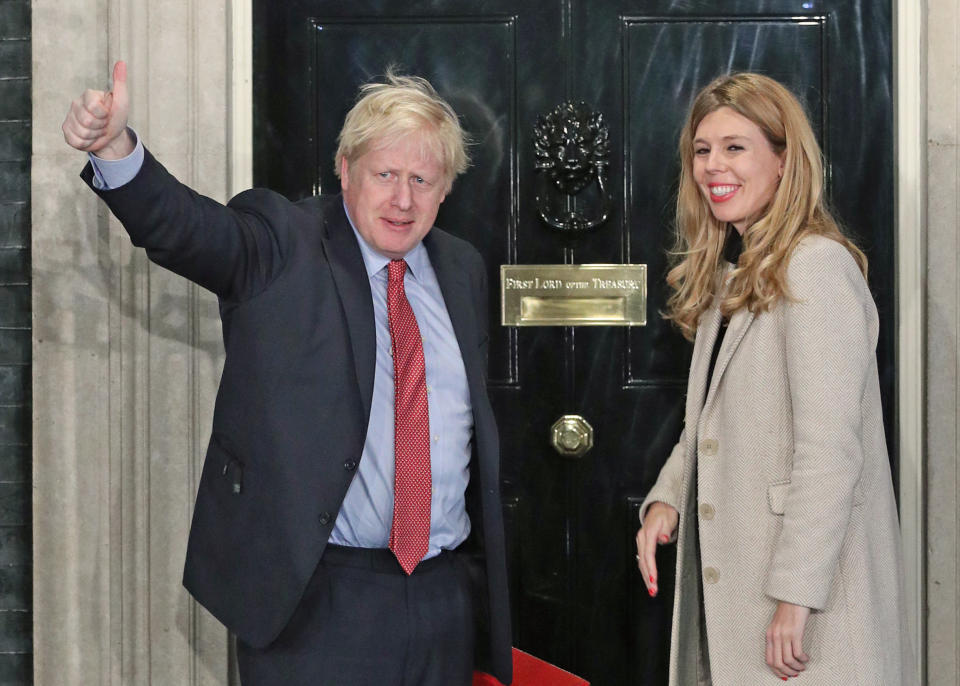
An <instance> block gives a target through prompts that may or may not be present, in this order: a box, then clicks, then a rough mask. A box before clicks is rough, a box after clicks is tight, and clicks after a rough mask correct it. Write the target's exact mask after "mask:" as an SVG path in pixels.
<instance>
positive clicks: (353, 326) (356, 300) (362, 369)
mask: <svg viewBox="0 0 960 686" xmlns="http://www.w3.org/2000/svg"><path fill="white" fill-rule="evenodd" d="M331 203H336V206H335V207H334V206H328V207H327V211H326V212H324V225H325V226H324V238H323V246H324V250H325V251H326V254H327V260H328V261H329V263H330V271H331V273H332V274H333V280H334V282H335V283H336V286H337V293H338V294H339V295H340V302H341V303H342V304H343V311H344V313H345V315H346V318H347V329H348V332H349V336H350V345H351V347H352V348H353V364H354V366H355V368H356V374H357V381H358V382H359V384H360V398H361V400H362V401H363V409H364V412H365V413H366V416H365V417H364V424H366V423H367V422H368V421H369V420H370V405H371V403H372V402H373V400H372V399H373V374H374V371H375V370H376V367H377V333H376V329H375V324H374V318H373V297H372V296H371V295H370V280H369V278H368V277H367V269H366V267H365V266H364V263H363V255H362V254H361V253H360V246H358V245H357V239H356V236H354V235H353V230H352V229H351V228H350V224H349V223H348V222H347V216H346V214H344V211H343V205H342V201H341V200H340V196H336V200H333V199H332V200H331Z"/></svg>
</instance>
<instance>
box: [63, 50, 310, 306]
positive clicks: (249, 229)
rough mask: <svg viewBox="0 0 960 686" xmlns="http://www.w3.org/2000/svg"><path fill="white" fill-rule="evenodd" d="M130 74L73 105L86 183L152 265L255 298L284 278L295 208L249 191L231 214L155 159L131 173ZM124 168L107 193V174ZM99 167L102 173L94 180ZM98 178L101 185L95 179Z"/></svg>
mask: <svg viewBox="0 0 960 686" xmlns="http://www.w3.org/2000/svg"><path fill="white" fill-rule="evenodd" d="M129 103H130V100H129V96H128V93H127V67H126V64H125V63H124V62H122V61H121V62H117V63H116V65H114V68H113V89H112V90H110V91H107V92H105V91H97V90H90V89H88V90H86V91H84V92H83V95H81V96H80V97H79V98H77V99H76V100H74V101H73V102H72V103H71V104H70V109H69V111H68V112H67V116H66V119H65V120H64V122H63V126H62V129H63V136H64V139H65V140H66V141H67V143H68V144H69V145H70V146H71V147H73V148H76V149H77V150H82V151H84V152H87V153H90V154H92V155H93V156H94V159H92V160H91V163H92V164H90V165H88V166H87V168H86V169H84V171H83V173H82V174H81V176H82V177H83V179H84V180H85V181H86V182H87V183H88V184H89V185H90V186H91V188H92V189H93V190H94V191H95V192H96V193H97V194H98V195H99V196H100V197H101V198H102V199H103V200H104V201H105V202H106V203H107V205H108V206H109V207H110V210H111V211H112V212H113V214H114V215H115V216H116V217H117V218H118V219H119V220H120V222H121V223H122V224H123V227H124V228H125V229H126V231H127V233H128V234H129V235H130V239H131V240H132V241H133V244H134V245H136V246H138V247H142V248H144V249H146V251H147V255H148V256H149V257H150V259H151V260H152V261H154V262H156V263H157V264H159V265H160V266H162V267H166V268H167V269H169V270H171V271H173V272H175V273H177V274H179V275H181V276H183V277H185V278H187V279H189V280H191V281H193V282H195V283H197V284H199V285H201V286H203V287H204V288H207V289H209V290H210V291H212V292H214V293H216V294H217V295H218V296H220V297H221V298H223V299H226V300H233V301H240V300H244V299H248V298H250V297H253V296H254V295H256V294H257V293H259V292H260V291H261V290H263V288H265V287H266V286H267V285H268V284H269V283H270V282H271V281H272V280H273V279H274V278H276V276H277V275H278V274H279V273H280V271H281V270H282V268H283V265H284V263H285V260H286V257H287V256H288V254H289V247H290V241H291V232H290V226H289V224H290V208H291V205H290V203H289V202H288V201H287V200H286V199H285V198H283V197H282V196H280V195H278V194H276V193H273V192H270V191H266V190H256V191H247V192H246V193H243V194H241V195H239V196H237V197H236V198H234V199H233V200H231V201H230V203H229V204H228V205H227V206H226V207H225V206H224V205H222V204H221V203H219V202H217V201H216V200H213V199H211V198H208V197H205V196H203V195H200V194H199V193H196V192H195V191H193V190H192V189H190V188H189V187H188V186H185V185H184V184H182V183H180V182H179V181H177V179H175V178H174V177H173V176H172V175H171V174H170V173H169V172H167V170H166V169H164V168H163V166H162V165H161V164H160V163H159V162H158V161H157V160H156V159H154V157H153V156H152V155H150V153H149V152H147V151H144V152H143V153H142V155H141V156H140V157H139V158H137V156H134V158H136V159H137V162H136V163H135V164H134V165H133V166H132V167H130V168H127V166H125V163H122V162H112V160H123V159H124V158H127V157H128V156H130V155H131V153H133V152H134V149H135V148H136V143H137V142H136V140H135V139H134V137H133V136H132V135H131V133H130V129H129V128H128V127H127V117H128V113H129V109H130V104H129ZM108 164H114V165H116V164H120V165H124V167H123V169H124V171H123V172H122V173H120V174H119V175H118V174H117V173H116V172H115V173H114V174H112V175H113V176H118V178H120V179H121V181H120V183H118V184H117V185H113V186H111V185H109V184H108V185H104V184H103V183H102V181H104V179H103V178H101V177H100V176H98V174H97V172H99V173H100V174H103V173H104V169H103V167H104V166H105V165H108ZM94 167H96V170H97V172H95V169H94ZM95 177H96V178H95Z"/></svg>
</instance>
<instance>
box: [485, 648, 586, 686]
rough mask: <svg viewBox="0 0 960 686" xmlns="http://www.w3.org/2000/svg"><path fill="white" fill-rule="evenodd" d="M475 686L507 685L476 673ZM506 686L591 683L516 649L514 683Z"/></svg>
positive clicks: (575, 685)
mask: <svg viewBox="0 0 960 686" xmlns="http://www.w3.org/2000/svg"><path fill="white" fill-rule="evenodd" d="M473 686H505V685H504V684H501V683H500V682H499V681H498V680H497V679H494V678H493V677H492V676H490V675H489V674H484V673H483V672H474V673H473ZM506 686H590V682H588V681H586V680H585V679H581V678H580V677H578V676H577V675H576V674H571V673H570V672H568V671H566V670H565V669H560V668H559V667H555V666H554V665H552V664H550V663H549V662H544V661H543V660H541V659H539V658H536V657H534V656H533V655H531V654H530V653H525V652H523V651H522V650H517V649H516V648H514V649H513V683H511V684H507V685H506Z"/></svg>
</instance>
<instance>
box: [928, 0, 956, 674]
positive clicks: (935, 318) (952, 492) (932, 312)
mask: <svg viewBox="0 0 960 686" xmlns="http://www.w3.org/2000/svg"><path fill="white" fill-rule="evenodd" d="M926 4H927V138H928V140H927V185H928V196H927V219H928V221H927V253H926V254H927V279H926V284H927V302H926V307H927V370H926V384H927V403H926V414H927V455H928V461H927V521H926V524H927V534H926V541H927V548H926V550H927V654H926V658H927V677H928V679H927V682H928V683H930V684H954V683H956V680H957V674H960V611H958V610H960V575H958V572H957V566H958V559H960V509H958V503H960V474H958V457H960V450H958V447H960V444H958V437H960V434H958V433H957V426H958V424H960V398H958V395H957V382H958V381H960V378H958V369H960V337H958V334H960V279H958V274H960V242H958V229H960V205H958V203H960V148H958V146H957V143H958V128H960V50H958V48H957V42H958V41H960V2H958V0H927V3H926Z"/></svg>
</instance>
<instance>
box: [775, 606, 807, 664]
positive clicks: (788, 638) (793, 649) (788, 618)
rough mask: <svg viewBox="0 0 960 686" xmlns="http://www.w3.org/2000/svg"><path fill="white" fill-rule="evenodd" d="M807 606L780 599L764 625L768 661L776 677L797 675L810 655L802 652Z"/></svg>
mask: <svg viewBox="0 0 960 686" xmlns="http://www.w3.org/2000/svg"><path fill="white" fill-rule="evenodd" d="M809 616H810V608H809V607H803V606H802V605H794V604H793V603H785V602H783V601H780V603H778V604H777V611H776V612H774V613H773V619H772V620H770V626H768V627H767V664H768V665H769V666H770V669H771V670H772V671H773V673H774V674H776V675H777V676H778V677H780V678H781V679H783V680H784V681H786V680H787V677H791V676H797V675H798V674H799V673H800V672H802V671H803V670H804V669H805V666H804V663H805V662H806V661H807V660H809V659H810V658H809V657H808V656H807V654H806V653H805V652H803V630H804V628H805V627H806V626H807V618H808V617H809Z"/></svg>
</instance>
